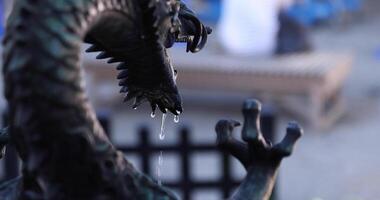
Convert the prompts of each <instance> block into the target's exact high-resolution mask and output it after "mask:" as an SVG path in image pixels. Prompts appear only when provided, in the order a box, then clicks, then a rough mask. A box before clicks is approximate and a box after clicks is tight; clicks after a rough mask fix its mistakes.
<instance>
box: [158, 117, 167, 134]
mask: <svg viewBox="0 0 380 200" xmlns="http://www.w3.org/2000/svg"><path fill="white" fill-rule="evenodd" d="M165 121H166V113H162V118H161V129H160V135H159V138H160V140H164V139H165Z"/></svg>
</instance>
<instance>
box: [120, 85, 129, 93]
mask: <svg viewBox="0 0 380 200" xmlns="http://www.w3.org/2000/svg"><path fill="white" fill-rule="evenodd" d="M127 92H128V87H127V86H123V87H122V88H121V89H120V93H127Z"/></svg>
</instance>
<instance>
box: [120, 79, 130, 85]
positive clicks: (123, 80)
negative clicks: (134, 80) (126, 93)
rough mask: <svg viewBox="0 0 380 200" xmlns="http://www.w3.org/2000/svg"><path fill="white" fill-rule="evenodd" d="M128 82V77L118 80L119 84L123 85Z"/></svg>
mask: <svg viewBox="0 0 380 200" xmlns="http://www.w3.org/2000/svg"><path fill="white" fill-rule="evenodd" d="M127 83H128V79H122V80H120V81H119V86H125V85H127Z"/></svg>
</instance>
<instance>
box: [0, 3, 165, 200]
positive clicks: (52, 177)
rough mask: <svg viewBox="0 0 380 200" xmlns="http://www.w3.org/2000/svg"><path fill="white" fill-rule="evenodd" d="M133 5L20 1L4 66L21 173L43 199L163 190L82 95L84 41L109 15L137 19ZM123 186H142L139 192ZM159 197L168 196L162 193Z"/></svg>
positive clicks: (6, 44) (118, 196)
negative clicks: (133, 162)
mask: <svg viewBox="0 0 380 200" xmlns="http://www.w3.org/2000/svg"><path fill="white" fill-rule="evenodd" d="M136 2H139V1H138V0H136V1H135V0H130V1H127V0H59V1H58V0H47V1H42V0H19V1H16V2H15V5H14V9H13V12H12V13H11V16H10V17H9V19H8V23H7V33H6V35H5V38H4V66H3V75H4V80H5V82H4V84H5V95H6V98H7V100H8V103H9V110H10V131H11V138H12V140H13V142H14V143H15V145H16V147H17V149H18V152H19V154H20V155H21V157H22V159H23V162H24V171H25V172H26V173H28V174H32V176H33V177H34V179H35V181H36V182H37V183H38V185H39V186H40V187H41V190H42V191H44V192H43V193H44V196H45V197H46V199H78V198H79V199H87V198H82V197H94V196H99V195H100V194H102V195H104V194H105V195H108V196H110V197H111V198H110V199H133V198H130V197H131V196H134V197H136V196H137V197H139V195H144V192H143V190H147V188H148V187H149V188H150V189H152V188H153V190H160V189H159V188H158V187H157V186H155V185H154V184H153V183H151V182H150V181H149V180H146V178H142V176H141V175H139V174H138V173H137V171H135V170H134V169H133V168H132V167H131V166H130V165H129V164H128V163H127V161H126V160H125V159H124V157H123V155H122V154H120V153H118V152H117V151H116V150H115V148H114V147H113V146H112V144H111V143H110V142H109V140H108V138H107V137H106V135H105V134H104V131H103V129H102V128H101V127H100V125H99V122H98V121H97V119H96V116H95V112H94V110H93V108H92V107H91V105H90V103H89V101H88V98H87V96H86V95H85V92H84V84H83V78H82V71H81V68H80V56H79V55H80V50H81V43H82V40H83V38H85V37H86V34H87V33H88V32H89V30H90V29H91V27H92V26H95V24H96V23H97V21H98V20H101V19H102V16H103V14H104V13H110V12H111V13H115V15H117V16H118V17H116V18H121V17H122V16H124V18H128V17H133V16H134V15H136V13H134V12H135V11H136V6H137V7H138V6H141V5H140V4H138V3H136ZM110 23H112V22H110ZM67 169H70V170H67ZM94 174H96V175H97V176H94ZM126 177H127V179H128V180H129V182H128V183H125V179H126ZM128 177H129V178H128ZM132 180H134V181H132ZM136 180H137V181H136ZM141 180H142V183H141V182H139V181H141ZM84 185H85V186H87V187H83V186H84ZM120 185H125V186H128V188H127V189H130V188H134V189H136V188H138V189H136V190H137V194H136V191H134V192H133V194H132V192H131V191H128V190H127V189H126V188H125V187H120ZM25 190H27V188H26V189H25ZM140 190H141V191H140ZM139 191H140V192H141V194H140V193H139ZM62 194H65V195H66V196H64V197H62V196H59V195H62ZM158 194H159V195H162V196H170V195H169V194H167V193H166V192H165V191H160V192H159V193H158ZM140 197H141V196H140ZM89 199H95V198H89Z"/></svg>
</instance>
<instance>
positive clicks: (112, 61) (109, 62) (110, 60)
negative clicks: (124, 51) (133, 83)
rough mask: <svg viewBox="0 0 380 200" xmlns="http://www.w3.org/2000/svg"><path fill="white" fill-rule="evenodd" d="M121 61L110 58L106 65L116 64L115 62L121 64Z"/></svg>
mask: <svg viewBox="0 0 380 200" xmlns="http://www.w3.org/2000/svg"><path fill="white" fill-rule="evenodd" d="M121 61H122V60H121V59H119V58H111V59H109V60H108V61H107V63H108V64H111V63H117V62H121Z"/></svg>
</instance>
